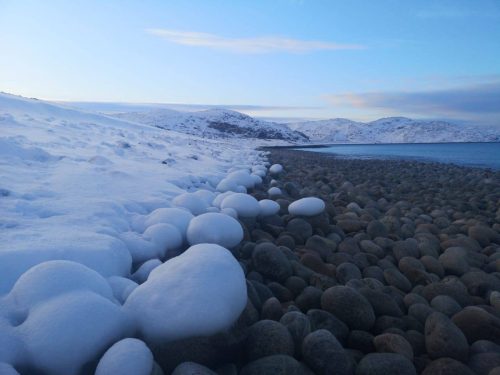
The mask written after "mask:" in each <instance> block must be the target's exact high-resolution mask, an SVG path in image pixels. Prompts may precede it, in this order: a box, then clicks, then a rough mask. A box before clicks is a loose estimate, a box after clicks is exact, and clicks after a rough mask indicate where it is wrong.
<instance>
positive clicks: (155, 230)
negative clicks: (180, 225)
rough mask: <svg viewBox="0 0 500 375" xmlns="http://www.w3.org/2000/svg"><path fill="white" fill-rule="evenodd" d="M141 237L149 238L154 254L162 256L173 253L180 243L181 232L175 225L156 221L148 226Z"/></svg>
mask: <svg viewBox="0 0 500 375" xmlns="http://www.w3.org/2000/svg"><path fill="white" fill-rule="evenodd" d="M143 237H144V238H146V239H149V240H151V242H152V243H153V244H154V246H153V248H154V249H155V252H156V254H157V255H158V257H159V258H164V257H165V256H167V255H168V254H171V253H173V251H174V250H177V249H178V248H179V247H180V246H181V245H182V241H183V239H182V234H181V232H179V229H177V227H174V226H173V225H171V224H167V223H158V224H154V225H151V226H149V227H148V228H147V229H146V230H145V231H144V233H143Z"/></svg>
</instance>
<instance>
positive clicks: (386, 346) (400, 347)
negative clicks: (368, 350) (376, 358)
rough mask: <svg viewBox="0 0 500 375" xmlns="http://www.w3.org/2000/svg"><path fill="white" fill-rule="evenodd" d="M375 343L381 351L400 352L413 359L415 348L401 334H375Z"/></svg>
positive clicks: (376, 347)
mask: <svg viewBox="0 0 500 375" xmlns="http://www.w3.org/2000/svg"><path fill="white" fill-rule="evenodd" d="M373 344H374V345H375V349H376V350H377V352H379V353H398V354H401V355H403V356H405V357H406V358H408V359H409V360H410V361H413V348H412V347H411V345H410V343H409V342H408V341H407V340H406V339H405V338H404V337H403V336H401V335H397V334H394V333H383V334H381V335H378V336H375V338H374V339H373Z"/></svg>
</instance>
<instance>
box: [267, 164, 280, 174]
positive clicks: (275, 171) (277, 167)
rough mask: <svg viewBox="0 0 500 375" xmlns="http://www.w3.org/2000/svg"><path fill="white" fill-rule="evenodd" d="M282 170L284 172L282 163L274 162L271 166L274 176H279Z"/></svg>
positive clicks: (270, 170)
mask: <svg viewBox="0 0 500 375" xmlns="http://www.w3.org/2000/svg"><path fill="white" fill-rule="evenodd" d="M281 172H283V166H282V165H281V164H273V165H271V166H270V167H269V173H271V175H273V176H277V175H279V174H280V173H281Z"/></svg>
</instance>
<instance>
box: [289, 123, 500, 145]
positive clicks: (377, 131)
mask: <svg viewBox="0 0 500 375" xmlns="http://www.w3.org/2000/svg"><path fill="white" fill-rule="evenodd" d="M288 126H289V127H290V129H292V130H296V131H299V132H302V133H304V134H306V135H307V136H308V137H309V138H310V140H311V142H315V143H434V142H498V141H500V130H498V129H494V128H484V127H478V126H461V125H455V124H452V123H449V122H446V121H429V120H413V119H409V118H406V117H387V118H382V119H379V120H375V121H371V122H367V123H363V122H356V121H351V120H348V119H340V118H336V119H331V120H320V121H307V122H299V123H291V124H288Z"/></svg>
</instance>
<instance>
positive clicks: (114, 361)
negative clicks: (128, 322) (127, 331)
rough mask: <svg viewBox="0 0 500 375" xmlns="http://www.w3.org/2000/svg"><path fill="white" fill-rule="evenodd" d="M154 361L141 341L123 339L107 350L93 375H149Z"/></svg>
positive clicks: (149, 351)
mask: <svg viewBox="0 0 500 375" xmlns="http://www.w3.org/2000/svg"><path fill="white" fill-rule="evenodd" d="M153 366H154V360H153V354H152V353H151V350H149V348H148V347H147V346H146V344H144V343H143V342H142V341H141V340H137V339H132V338H129V339H123V340H121V341H118V342H117V343H116V344H114V345H113V346H112V347H111V348H109V349H108V350H107V351H106V353H104V355H103V357H102V358H101V360H100V361H99V364H98V365H97V369H96V372H95V375H112V374H119V375H150V374H151V371H152V370H153Z"/></svg>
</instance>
